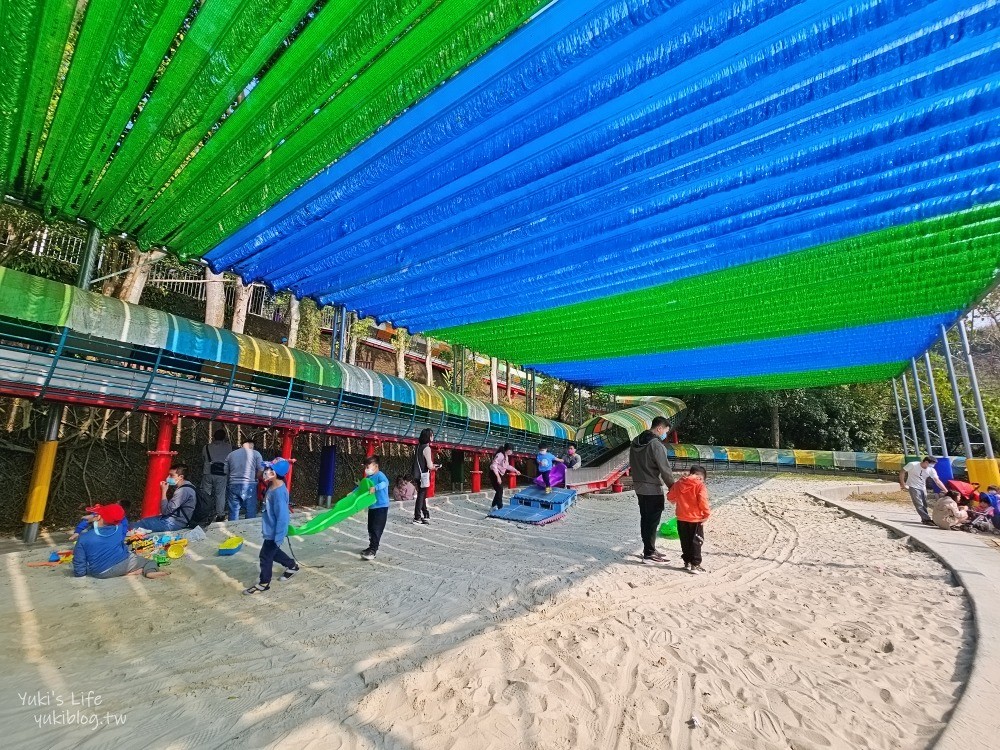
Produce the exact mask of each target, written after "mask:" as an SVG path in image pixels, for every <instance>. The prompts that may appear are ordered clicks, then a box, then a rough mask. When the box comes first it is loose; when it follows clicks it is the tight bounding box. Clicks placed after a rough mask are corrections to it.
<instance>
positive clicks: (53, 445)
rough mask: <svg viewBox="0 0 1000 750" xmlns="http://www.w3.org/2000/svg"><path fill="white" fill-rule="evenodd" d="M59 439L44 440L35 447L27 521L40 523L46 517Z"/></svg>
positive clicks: (26, 512)
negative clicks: (46, 505) (46, 506)
mask: <svg viewBox="0 0 1000 750" xmlns="http://www.w3.org/2000/svg"><path fill="white" fill-rule="evenodd" d="M58 447H59V441H58V440H48V441H42V442H40V443H39V444H38V447H37V448H36V449H35V468H34V471H32V472H31V484H30V485H29V486H28V504H27V505H26V506H25V507H24V516H23V517H22V518H21V520H22V521H24V522H25V523H38V522H39V521H41V520H42V519H43V518H45V503H46V502H47V501H48V499H49V486H50V485H51V484H52V470H53V468H55V465H56V449H57V448H58Z"/></svg>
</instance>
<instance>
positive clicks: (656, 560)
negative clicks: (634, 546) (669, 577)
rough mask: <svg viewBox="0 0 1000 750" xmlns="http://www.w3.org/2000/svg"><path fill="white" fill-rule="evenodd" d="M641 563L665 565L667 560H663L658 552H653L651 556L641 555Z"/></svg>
mask: <svg viewBox="0 0 1000 750" xmlns="http://www.w3.org/2000/svg"><path fill="white" fill-rule="evenodd" d="M642 561H643V562H650V563H665V562H666V561H667V558H665V557H664V556H663V555H661V554H660V553H659V552H654V553H653V554H651V555H643V556H642Z"/></svg>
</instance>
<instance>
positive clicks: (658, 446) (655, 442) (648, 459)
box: [628, 430, 674, 495]
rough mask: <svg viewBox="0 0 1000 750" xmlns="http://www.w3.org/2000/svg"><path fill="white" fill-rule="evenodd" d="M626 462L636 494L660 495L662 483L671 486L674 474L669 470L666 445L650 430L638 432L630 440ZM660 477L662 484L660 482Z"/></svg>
mask: <svg viewBox="0 0 1000 750" xmlns="http://www.w3.org/2000/svg"><path fill="white" fill-rule="evenodd" d="M628 462H629V467H630V469H631V472H632V485H633V486H634V487H635V492H636V494H637V495H660V494H662V493H663V484H665V485H667V488H670V487H672V486H673V484H674V475H673V472H671V471H670V461H669V460H668V457H667V449H666V446H664V445H663V441H662V440H660V438H658V437H657V436H656V433H655V432H653V431H652V430H645V431H644V432H641V433H639V435H638V436H637V437H636V439H635V440H633V441H632V445H631V447H630V448H629V452H628ZM661 479H662V480H663V484H661V483H660V480H661Z"/></svg>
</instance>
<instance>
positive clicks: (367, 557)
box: [361, 549, 375, 560]
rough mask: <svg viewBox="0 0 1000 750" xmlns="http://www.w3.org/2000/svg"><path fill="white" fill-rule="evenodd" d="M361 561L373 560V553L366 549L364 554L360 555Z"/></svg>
mask: <svg viewBox="0 0 1000 750" xmlns="http://www.w3.org/2000/svg"><path fill="white" fill-rule="evenodd" d="M361 559H362V560H374V559H375V553H374V552H372V551H371V550H370V549H366V550H365V551H364V552H362V553H361Z"/></svg>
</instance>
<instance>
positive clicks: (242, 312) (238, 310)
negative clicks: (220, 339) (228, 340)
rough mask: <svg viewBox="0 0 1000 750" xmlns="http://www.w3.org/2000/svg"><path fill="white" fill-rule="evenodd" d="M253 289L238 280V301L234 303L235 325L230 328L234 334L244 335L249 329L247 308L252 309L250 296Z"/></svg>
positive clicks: (241, 280)
mask: <svg viewBox="0 0 1000 750" xmlns="http://www.w3.org/2000/svg"><path fill="white" fill-rule="evenodd" d="M252 292H253V287H251V286H249V285H248V284H244V283H243V279H239V278H238V279H237V280H236V300H235V302H234V303H233V324H232V325H231V326H230V329H232V332H233V333H243V331H244V330H245V329H246V327H247V308H248V307H250V296H251V294H252Z"/></svg>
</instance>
